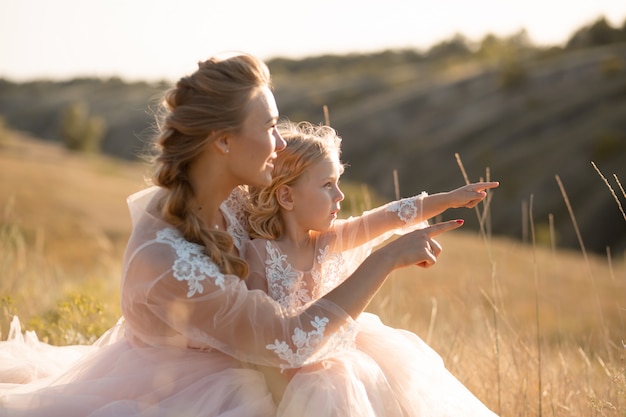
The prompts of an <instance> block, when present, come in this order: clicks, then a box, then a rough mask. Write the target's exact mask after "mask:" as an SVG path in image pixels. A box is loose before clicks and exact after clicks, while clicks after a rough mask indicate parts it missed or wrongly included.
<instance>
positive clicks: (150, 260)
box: [121, 187, 354, 368]
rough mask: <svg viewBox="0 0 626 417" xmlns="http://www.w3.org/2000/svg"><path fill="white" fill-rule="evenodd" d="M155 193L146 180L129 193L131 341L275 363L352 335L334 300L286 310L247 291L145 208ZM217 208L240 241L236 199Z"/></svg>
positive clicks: (126, 295) (335, 345)
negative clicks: (137, 190)
mask: <svg viewBox="0 0 626 417" xmlns="http://www.w3.org/2000/svg"><path fill="white" fill-rule="evenodd" d="M158 193H159V189H158V188H156V187H153V188H152V189H148V190H144V191H142V192H140V193H137V194H136V195H134V196H132V197H131V198H129V207H130V210H131V215H132V220H133V233H132V235H131V238H130V240H129V244H128V246H127V249H126V253H125V257H124V269H123V277H122V293H121V298H122V311H123V314H124V318H125V320H126V329H127V330H126V334H127V337H128V338H129V340H130V341H131V343H133V344H142V345H152V346H163V347H169V348H171V347H176V348H193V349H196V350H212V351H220V352H222V353H224V354H226V355H228V356H231V357H232V358H235V359H237V360H240V361H243V362H248V363H254V364H258V365H264V366H272V367H280V368H291V367H301V366H305V365H307V364H311V363H315V362H318V361H321V360H324V359H325V358H326V357H328V356H332V355H333V352H335V351H336V349H340V348H342V346H345V345H351V344H352V343H353V340H354V333H353V332H352V331H351V330H350V329H351V328H352V327H353V326H354V321H353V320H352V319H351V318H350V316H349V315H347V314H346V313H345V312H344V311H343V310H342V309H341V308H340V307H339V306H337V305H335V304H333V303H331V302H328V301H325V300H319V301H318V302H315V303H313V304H311V305H309V306H308V307H307V309H305V310H300V311H298V312H295V311H288V310H287V309H285V308H282V307H281V306H280V305H279V304H278V303H277V302H275V301H273V300H272V299H271V298H270V297H268V296H267V294H265V293H262V292H260V291H250V290H249V289H248V288H247V287H246V285H245V282H244V280H243V279H242V278H241V277H238V276H234V275H230V274H225V273H223V272H222V271H220V269H219V268H218V267H217V265H216V264H215V263H214V262H213V261H212V260H211V258H209V257H208V256H206V254H205V252H204V248H203V247H202V246H201V245H198V244H195V243H191V242H188V241H186V240H185V239H184V238H183V237H182V235H181V234H180V232H179V231H178V230H177V229H175V228H174V227H172V226H170V225H168V224H167V223H165V222H163V221H162V220H161V219H160V218H159V217H158V210H154V209H153V208H152V204H153V202H152V200H153V198H156V197H157V195H158ZM231 197H232V196H231ZM221 210H222V212H223V213H224V217H225V218H226V219H227V222H228V225H227V230H228V231H229V232H230V233H231V235H232V236H233V238H234V240H235V244H236V245H238V247H242V248H244V249H245V245H246V244H247V242H248V241H249V240H248V237H247V233H245V230H246V228H245V226H244V225H243V224H242V222H241V219H242V217H241V215H242V213H243V207H242V206H241V205H240V204H239V203H237V200H236V198H232V199H231V198H229V200H228V201H227V202H225V204H222V206H221Z"/></svg>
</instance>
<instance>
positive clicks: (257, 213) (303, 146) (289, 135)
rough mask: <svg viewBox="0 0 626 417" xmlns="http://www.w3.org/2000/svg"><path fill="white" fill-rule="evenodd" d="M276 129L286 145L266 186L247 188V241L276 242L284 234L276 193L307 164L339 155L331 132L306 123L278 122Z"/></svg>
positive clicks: (335, 137)
mask: <svg viewBox="0 0 626 417" xmlns="http://www.w3.org/2000/svg"><path fill="white" fill-rule="evenodd" d="M278 130H279V132H280V134H281V136H282V137H283V139H285V141H286V142H287V146H286V147H285V149H283V150H282V151H280V152H279V153H278V157H277V158H276V160H275V161H274V170H273V171H272V183H271V185H269V186H268V187H250V202H251V205H250V207H249V208H248V210H249V213H248V214H249V216H248V221H249V233H250V237H251V238H264V239H277V238H278V237H280V236H281V235H282V234H283V232H284V228H285V226H284V222H283V219H282V218H281V216H280V205H279V204H278V200H277V198H276V191H277V190H278V188H279V187H280V186H281V185H293V184H295V183H296V181H298V179H299V178H300V177H301V176H302V174H304V172H305V171H306V170H307V168H309V167H310V166H311V165H313V164H315V163H316V162H318V161H320V160H322V159H323V158H325V157H327V156H329V155H337V157H339V156H340V155H341V137H339V136H338V135H337V132H336V131H335V129H333V128H331V127H330V126H325V125H313V124H311V123H309V122H300V123H293V122H289V121H287V122H281V123H279V124H278Z"/></svg>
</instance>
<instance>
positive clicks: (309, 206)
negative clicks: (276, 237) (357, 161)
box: [290, 154, 344, 232]
mask: <svg viewBox="0 0 626 417" xmlns="http://www.w3.org/2000/svg"><path fill="white" fill-rule="evenodd" d="M342 173H343V167H342V165H341V163H340V161H339V156H338V155H336V154H335V155H328V156H326V157H324V158H323V159H321V160H320V161H318V162H316V163H314V164H313V165H311V167H309V169H307V170H306V172H305V173H304V174H303V175H302V176H301V177H300V178H299V179H298V180H297V181H296V183H295V184H294V185H292V186H291V187H290V188H291V196H292V199H293V204H294V205H293V212H292V213H293V214H294V215H295V217H296V219H297V222H298V224H299V225H300V226H301V227H302V228H303V229H304V230H307V231H308V230H315V231H319V232H321V231H325V230H328V229H329V228H330V226H331V225H332V224H333V222H334V221H335V219H336V218H337V213H338V212H339V209H340V208H341V204H340V202H341V201H342V200H343V198H344V194H343V193H342V192H341V189H340V188H339V178H340V177H341V174H342Z"/></svg>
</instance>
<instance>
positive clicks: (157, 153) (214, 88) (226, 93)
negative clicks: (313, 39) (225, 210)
mask: <svg viewBox="0 0 626 417" xmlns="http://www.w3.org/2000/svg"><path fill="white" fill-rule="evenodd" d="M263 86H267V87H271V79H270V74H269V70H268V68H267V66H266V65H265V64H264V63H263V62H262V61H260V60H258V59H257V58H255V57H253V56H250V55H246V54H241V55H235V56H230V57H227V58H223V59H221V58H211V59H209V60H207V61H204V62H200V63H198V69H197V70H196V71H195V72H194V73H193V74H191V75H189V76H185V77H183V78H181V79H180V80H179V81H178V82H177V83H176V85H175V87H173V88H171V89H170V90H169V91H167V92H166V93H165V97H164V100H163V103H162V114H161V115H160V120H159V122H158V128H159V132H158V134H157V137H156V140H155V141H154V147H153V148H154V157H153V158H152V159H153V162H154V165H155V168H156V169H155V172H154V175H153V177H152V180H153V183H154V184H156V185H159V186H161V187H162V188H164V189H166V190H167V193H166V194H165V197H164V198H163V200H162V201H161V214H162V216H163V219H164V220H165V221H167V222H168V223H170V224H172V225H173V226H175V227H177V228H178V229H179V230H180V232H181V233H182V234H183V236H184V237H185V239H187V240H188V241H190V242H194V243H198V244H201V245H203V246H204V247H205V250H206V254H207V255H208V256H209V257H210V258H211V259H212V260H213V261H214V262H215V263H216V264H217V265H218V266H219V267H220V269H221V271H222V272H223V273H228V274H235V275H238V276H239V277H242V278H243V277H246V276H247V274H248V265H247V264H246V262H245V261H244V260H243V259H241V258H239V257H237V256H234V255H232V254H231V251H232V248H233V239H232V237H231V236H230V235H229V234H228V233H226V232H223V231H219V230H215V229H213V228H210V227H207V225H206V224H204V222H203V221H202V220H201V219H200V217H199V216H198V214H197V213H196V211H195V210H193V209H192V205H193V204H194V202H195V201H196V199H195V194H194V190H193V187H192V186H191V182H190V179H189V166H190V165H191V162H192V161H193V160H194V158H195V157H196V156H197V155H198V154H199V153H200V151H201V150H202V149H203V147H205V145H206V143H207V142H208V141H210V140H212V138H213V137H215V135H214V133H216V132H225V131H232V132H237V131H238V130H239V129H240V128H241V126H242V124H243V121H244V119H245V117H246V113H245V111H244V110H243V109H245V108H246V106H245V105H246V103H247V102H248V101H249V100H250V98H251V97H252V95H253V94H254V93H255V92H256V91H257V90H258V89H259V88H261V87H263Z"/></svg>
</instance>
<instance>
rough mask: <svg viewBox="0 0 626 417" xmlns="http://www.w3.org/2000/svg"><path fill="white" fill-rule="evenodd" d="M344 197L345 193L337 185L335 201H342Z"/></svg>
mask: <svg viewBox="0 0 626 417" xmlns="http://www.w3.org/2000/svg"><path fill="white" fill-rule="evenodd" d="M344 197H345V195H344V194H343V192H342V191H341V189H340V188H339V187H337V201H343V198H344Z"/></svg>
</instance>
